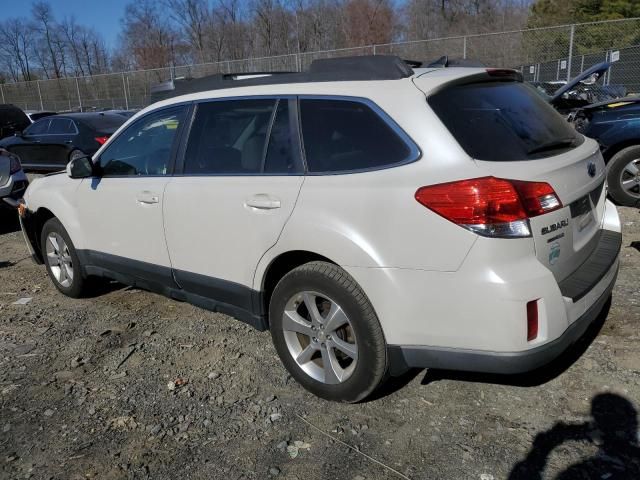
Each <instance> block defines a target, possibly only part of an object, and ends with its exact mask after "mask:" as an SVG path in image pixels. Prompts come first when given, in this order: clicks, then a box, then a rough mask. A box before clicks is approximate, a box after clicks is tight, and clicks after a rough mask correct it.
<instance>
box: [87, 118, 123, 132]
mask: <svg viewBox="0 0 640 480" xmlns="http://www.w3.org/2000/svg"><path fill="white" fill-rule="evenodd" d="M78 120H79V121H80V122H82V123H84V124H85V125H87V126H88V127H89V128H91V130H94V131H96V132H101V133H113V132H115V131H116V130H117V129H119V128H120V126H121V125H122V124H123V123H124V122H126V121H127V120H128V118H127V117H123V116H122V115H117V114H107V115H100V114H97V115H92V116H87V117H83V118H78Z"/></svg>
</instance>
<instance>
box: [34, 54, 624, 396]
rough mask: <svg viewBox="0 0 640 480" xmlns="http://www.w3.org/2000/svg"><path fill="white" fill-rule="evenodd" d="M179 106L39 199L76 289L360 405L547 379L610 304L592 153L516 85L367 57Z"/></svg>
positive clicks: (143, 115) (39, 217) (605, 206)
mask: <svg viewBox="0 0 640 480" xmlns="http://www.w3.org/2000/svg"><path fill="white" fill-rule="evenodd" d="M181 93H184V94H183V95H181ZM168 95H169V96H170V98H168V99H166V100H163V101H161V102H159V103H156V104H154V105H152V106H150V107H148V108H146V109H144V110H143V111H141V112H139V113H138V114H136V115H135V116H134V117H133V118H132V119H130V120H129V121H128V122H127V123H126V124H125V125H124V126H123V127H122V128H120V129H119V130H118V131H117V132H116V133H115V134H114V135H113V136H112V137H111V138H110V139H109V140H108V141H107V143H106V144H105V145H104V146H103V147H102V148H101V149H100V150H99V151H98V152H97V153H96V154H95V155H94V157H93V160H92V161H91V160H90V159H88V158H79V159H76V160H74V161H72V162H70V164H69V165H68V167H67V173H66V174H64V173H62V174H57V175H49V176H47V177H45V178H43V179H39V180H36V181H34V182H33V183H32V185H31V186H30V187H29V189H28V190H27V193H26V195H25V202H26V203H25V205H24V207H23V208H22V213H23V215H22V223H23V228H24V230H25V233H26V236H27V238H28V239H29V247H30V248H31V249H32V251H33V254H34V258H35V259H36V260H37V261H38V262H41V263H44V264H45V265H46V268H47V271H48V272H49V275H50V277H51V279H52V281H53V283H54V284H55V286H56V287H57V288H58V289H59V290H60V291H61V292H62V293H64V294H66V295H69V296H71V297H79V296H81V295H83V293H84V292H85V290H86V288H87V286H88V280H89V279H90V278H91V277H107V278H111V279H115V280H118V281H120V282H123V283H126V284H130V285H135V286H138V287H141V288H145V289H148V290H151V291H155V292H158V293H162V294H164V295H167V296H169V297H172V298H175V299H177V300H183V301H188V302H191V303H193V304H195V305H198V306H201V307H204V308H207V309H210V310H213V311H220V312H224V313H227V314H230V315H233V316H235V317H237V318H238V319H240V320H243V321H246V322H248V323H250V324H251V325H253V326H255V327H256V328H258V329H261V330H265V329H270V331H271V335H272V337H273V342H274V344H275V347H276V350H277V351H278V354H279V355H280V357H281V359H282V362H283V363H284V365H285V367H286V368H287V369H288V370H289V371H290V372H291V374H292V375H293V376H294V377H295V378H296V380H297V381H298V382H300V383H301V384H302V385H303V386H304V387H305V388H307V389H308V390H310V391H311V392H313V393H315V394H316V395H319V396H321V397H323V398H326V399H331V400H338V401H347V402H356V401H359V400H361V399H363V398H365V397H366V396H367V395H369V394H371V393H372V392H373V391H374V390H375V389H376V387H378V386H379V385H380V384H381V382H382V381H383V380H384V379H385V378H386V376H387V374H392V375H396V374H399V373H401V372H403V371H405V370H406V369H407V368H410V367H438V368H449V369H460V370H474V371H483V372H499V373H516V372H524V371H528V370H532V369H535V368H538V367H540V366H543V365H545V364H546V363H548V362H549V361H551V360H552V359H554V358H555V357H557V356H558V355H559V354H560V353H561V352H563V351H564V350H565V349H566V348H568V347H569V346H570V345H571V344H572V343H573V342H575V341H576V340H577V339H579V338H580V337H581V336H582V335H583V334H584V333H585V331H586V330H587V329H588V327H589V325H590V324H591V323H592V322H593V320H594V319H595V318H596V317H597V316H598V314H599V313H600V312H601V311H602V310H603V308H604V306H605V304H606V303H607V302H608V300H609V299H610V296H611V290H612V289H613V286H614V282H615V279H616V275H617V271H618V253H619V250H620V246H621V233H620V222H619V218H618V214H617V212H616V209H615V207H614V206H613V204H611V203H610V202H609V201H608V200H606V185H605V177H606V172H605V167H604V163H603V160H602V156H601V154H600V151H599V148H598V144H597V143H596V142H595V141H593V140H590V139H587V138H585V137H583V136H582V135H580V134H579V133H577V132H576V131H575V130H573V129H572V128H571V127H570V125H568V124H567V123H566V122H565V121H564V119H563V118H562V117H561V116H560V115H559V114H557V113H556V112H555V111H554V110H553V108H552V107H550V106H549V105H548V104H547V103H546V102H545V101H544V100H543V99H542V98H540V96H539V95H538V94H537V93H536V92H535V91H534V90H533V89H532V88H531V87H530V86H527V85H526V84H524V83H522V80H521V77H520V75H519V74H518V73H517V72H514V71H511V70H495V69H480V68H416V69H415V70H413V69H411V68H409V67H408V66H407V65H406V64H404V63H403V62H402V61H401V60H400V59H398V58H396V57H385V56H377V57H361V58H346V59H334V60H323V61H318V62H316V63H314V64H313V65H312V67H311V69H310V71H309V72H306V73H300V74H284V75H283V74H279V75H275V74H274V75H272V76H260V77H253V78H244V79H242V78H240V77H233V76H216V77H211V78H204V79H198V80H192V81H191V82H188V83H185V84H176V85H174V87H173V91H172V92H169V93H168Z"/></svg>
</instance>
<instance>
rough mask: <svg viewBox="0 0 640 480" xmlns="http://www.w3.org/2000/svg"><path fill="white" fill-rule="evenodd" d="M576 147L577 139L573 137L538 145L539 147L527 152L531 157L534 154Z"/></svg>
mask: <svg viewBox="0 0 640 480" xmlns="http://www.w3.org/2000/svg"><path fill="white" fill-rule="evenodd" d="M575 145H576V139H575V138H573V137H567V138H558V139H556V140H552V141H550V142H547V143H543V144H541V145H538V146H537V147H534V148H532V149H531V150H527V155H531V154H533V153H541V152H546V151H549V150H559V149H561V148H566V147H574V146H575Z"/></svg>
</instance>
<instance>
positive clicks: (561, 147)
mask: <svg viewBox="0 0 640 480" xmlns="http://www.w3.org/2000/svg"><path fill="white" fill-rule="evenodd" d="M429 104H430V105H431V107H432V108H433V110H434V111H435V112H436V114H437V115H438V116H439V117H440V119H441V120H442V122H443V123H444V124H445V126H446V127H447V128H448V129H449V131H450V132H451V133H452V134H453V136H454V137H455V138H456V140H457V141H458V143H460V145H461V146H462V148H463V149H464V150H465V151H466V152H467V154H468V155H469V156H470V157H473V158H475V159H478V160H493V161H509V160H526V159H535V158H541V157H547V156H551V155H557V154H559V153H561V152H562V151H566V150H568V149H571V148H573V147H575V146H577V145H579V144H580V143H582V141H583V137H582V136H581V135H580V134H578V133H577V132H576V131H575V130H574V129H573V128H572V127H571V125H569V123H567V122H566V121H565V120H564V119H563V118H562V117H561V116H560V114H558V113H557V112H556V111H555V110H554V109H553V108H552V107H551V106H550V105H549V104H548V103H547V102H546V101H545V100H544V99H543V98H542V97H541V96H540V95H539V94H538V93H536V91H535V90H534V89H533V87H531V86H529V85H526V84H523V83H520V82H486V83H474V84H469V85H457V86H454V87H450V88H447V89H445V90H443V91H441V92H439V93H437V94H435V95H433V96H432V97H430V98H429Z"/></svg>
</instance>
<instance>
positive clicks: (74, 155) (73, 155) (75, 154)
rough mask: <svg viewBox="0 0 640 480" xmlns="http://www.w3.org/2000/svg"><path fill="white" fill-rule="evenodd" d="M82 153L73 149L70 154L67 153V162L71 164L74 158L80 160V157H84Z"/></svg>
mask: <svg viewBox="0 0 640 480" xmlns="http://www.w3.org/2000/svg"><path fill="white" fill-rule="evenodd" d="M84 155H85V154H84V152H83V151H82V150H80V149H78V148H74V149H73V150H71V152H70V153H69V161H70V162H72V161H73V160H75V159H76V158H80V157H84Z"/></svg>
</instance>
